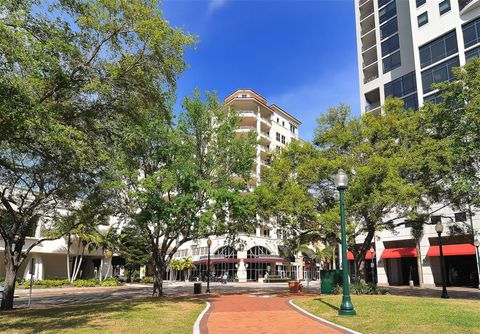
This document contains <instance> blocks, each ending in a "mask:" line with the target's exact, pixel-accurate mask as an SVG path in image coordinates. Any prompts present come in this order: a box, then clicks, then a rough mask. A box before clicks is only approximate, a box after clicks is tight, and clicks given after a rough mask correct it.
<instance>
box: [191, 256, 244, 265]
mask: <svg viewBox="0 0 480 334" xmlns="http://www.w3.org/2000/svg"><path fill="white" fill-rule="evenodd" d="M236 262H240V259H236V258H228V257H227V258H220V259H219V258H213V259H210V264H212V263H213V264H215V263H236ZM193 263H194V264H207V263H208V259H201V260H199V261H193Z"/></svg>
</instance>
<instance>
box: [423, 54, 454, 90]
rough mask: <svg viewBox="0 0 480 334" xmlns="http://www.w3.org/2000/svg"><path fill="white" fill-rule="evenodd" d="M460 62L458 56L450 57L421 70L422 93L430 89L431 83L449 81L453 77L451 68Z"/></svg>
mask: <svg viewBox="0 0 480 334" xmlns="http://www.w3.org/2000/svg"><path fill="white" fill-rule="evenodd" d="M459 65H460V62H459V60H458V57H455V58H453V59H450V60H448V61H446V62H443V63H441V64H438V65H437V66H434V67H432V68H430V69H428V70H426V71H423V72H422V85H423V93H424V94H425V93H428V92H430V91H432V87H431V85H432V84H434V83H439V82H444V81H451V80H453V79H454V78H455V77H454V75H453V72H452V68H454V67H458V66H459Z"/></svg>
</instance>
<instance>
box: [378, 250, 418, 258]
mask: <svg viewBox="0 0 480 334" xmlns="http://www.w3.org/2000/svg"><path fill="white" fill-rule="evenodd" d="M402 257H417V249H416V248H387V249H384V250H383V252H382V259H399V258H402Z"/></svg>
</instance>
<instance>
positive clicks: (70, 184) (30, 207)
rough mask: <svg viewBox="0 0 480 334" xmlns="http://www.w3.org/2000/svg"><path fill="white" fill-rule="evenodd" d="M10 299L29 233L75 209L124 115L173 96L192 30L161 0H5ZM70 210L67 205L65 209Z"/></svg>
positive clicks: (3, 173)
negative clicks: (170, 17) (167, 15)
mask: <svg viewBox="0 0 480 334" xmlns="http://www.w3.org/2000/svg"><path fill="white" fill-rule="evenodd" d="M0 12H1V13H2V20H0V59H1V64H0V68H1V70H0V101H1V102H0V133H1V134H2V135H1V137H0V202H1V207H0V235H1V237H2V238H3V240H4V243H5V265H6V286H5V292H4V293H3V300H2V305H1V308H2V309H11V308H12V307H13V295H14V289H15V281H16V278H17V274H18V270H19V268H20V266H21V265H22V263H23V262H24V260H25V259H26V257H27V255H28V253H29V252H30V250H31V249H32V248H33V247H34V246H36V245H38V244H40V243H41V242H43V241H45V240H49V239H55V238H59V237H61V236H62V235H64V234H66V233H68V232H69V230H70V229H71V227H72V226H67V225H64V227H66V230H62V231H58V230H57V231H58V233H56V234H55V235H50V236H49V237H47V238H42V239H39V240H37V241H35V242H34V243H33V244H32V245H31V246H29V247H28V248H27V249H24V245H25V238H26V237H27V235H28V233H29V231H31V230H32V228H33V227H34V226H35V224H37V223H38V222H39V221H40V222H43V223H45V224H43V229H48V228H50V227H55V222H56V221H57V217H58V216H59V215H60V214H61V213H62V212H65V211H71V210H76V209H77V208H78V207H80V206H81V205H78V201H81V200H83V199H85V198H88V197H89V196H91V193H92V192H93V191H94V190H95V189H96V188H97V185H98V183H99V182H100V180H102V179H103V178H104V177H105V175H106V174H107V173H108V172H109V169H110V167H111V166H113V165H114V164H113V163H112V159H113V158H114V157H115V150H116V147H115V146H116V145H114V144H113V143H115V142H119V141H121V140H120V138H119V137H120V136H121V135H122V133H121V131H120V130H121V129H123V128H124V124H125V123H131V122H136V120H137V119H139V118H140V119H141V118H142V117H143V116H142V113H143V111H144V110H145V109H146V108H158V109H160V108H159V107H160V106H163V105H164V104H165V101H166V100H168V97H169V96H171V94H169V93H171V92H173V90H174V88H175V80H176V78H177V76H178V74H179V73H180V72H182V71H183V69H184V68H185V63H184V61H183V53H184V48H185V46H187V45H190V44H192V42H193V41H194V39H193V38H192V37H191V36H189V35H185V34H184V33H183V32H182V31H181V30H178V29H173V28H171V27H170V26H169V24H168V22H167V21H166V20H164V19H163V17H162V14H161V11H160V10H159V2H157V1H140V0H138V1H137V0H134V1H109V0H97V1H80V0H72V1H58V0H57V1H55V0H54V1H48V2H40V1H35V0H24V1H2V2H1V3H0ZM63 210H65V211H63Z"/></svg>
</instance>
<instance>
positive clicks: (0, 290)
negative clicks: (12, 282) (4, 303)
mask: <svg viewBox="0 0 480 334" xmlns="http://www.w3.org/2000/svg"><path fill="white" fill-rule="evenodd" d="M2 298H3V285H1V284H0V300H1V299H2Z"/></svg>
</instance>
